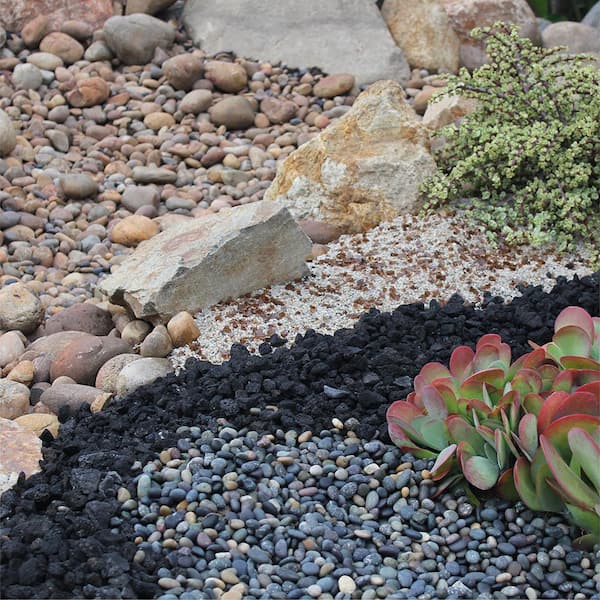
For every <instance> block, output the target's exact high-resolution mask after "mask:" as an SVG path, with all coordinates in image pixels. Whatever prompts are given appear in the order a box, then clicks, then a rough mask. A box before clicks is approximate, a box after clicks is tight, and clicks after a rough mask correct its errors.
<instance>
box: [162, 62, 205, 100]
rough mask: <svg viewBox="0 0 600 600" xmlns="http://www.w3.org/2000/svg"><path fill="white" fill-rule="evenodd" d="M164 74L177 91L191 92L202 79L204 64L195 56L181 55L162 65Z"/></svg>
mask: <svg viewBox="0 0 600 600" xmlns="http://www.w3.org/2000/svg"><path fill="white" fill-rule="evenodd" d="M162 70H163V74H164V75H165V77H166V78H167V81H168V82H169V83H170V84H171V85H172V86H173V87H174V88H175V89H176V90H186V91H187V90H190V89H192V87H194V83H196V81H198V79H200V78H201V77H202V73H203V72H204V64H203V63H202V59H201V58H200V57H199V56H196V55H194V54H179V55H178V56H173V57H172V58H169V59H168V60H166V61H165V62H164V63H163V64H162Z"/></svg>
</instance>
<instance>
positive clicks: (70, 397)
mask: <svg viewBox="0 0 600 600" xmlns="http://www.w3.org/2000/svg"><path fill="white" fill-rule="evenodd" d="M110 396H111V394H109V393H107V392H104V391H103V390H99V389H98V388H95V387H92V386H89V385H81V384H79V383H54V385H52V386H51V387H49V388H48V389H47V390H45V391H44V392H43V393H42V396H41V398H40V402H42V403H43V404H44V405H45V406H47V407H48V408H49V409H50V410H51V411H52V412H54V413H55V414H59V413H61V411H64V410H67V411H77V410H79V408H80V407H81V406H82V405H84V404H89V405H91V404H93V403H94V402H95V401H98V400H106V399H107V398H109V397H110Z"/></svg>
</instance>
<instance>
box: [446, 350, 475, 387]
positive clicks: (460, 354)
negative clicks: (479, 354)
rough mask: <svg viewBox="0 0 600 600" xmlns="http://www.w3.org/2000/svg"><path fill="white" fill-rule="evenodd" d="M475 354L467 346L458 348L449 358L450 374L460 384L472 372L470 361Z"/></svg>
mask: <svg viewBox="0 0 600 600" xmlns="http://www.w3.org/2000/svg"><path fill="white" fill-rule="evenodd" d="M474 356H475V352H473V350H471V348H469V347H468V346H458V348H455V349H454V350H453V351H452V355H451V356H450V373H452V376H453V377H455V378H456V379H457V380H458V382H459V383H462V382H463V381H464V380H465V379H466V378H467V377H469V375H471V373H472V372H473V369H472V365H471V361H472V360H473V357H474Z"/></svg>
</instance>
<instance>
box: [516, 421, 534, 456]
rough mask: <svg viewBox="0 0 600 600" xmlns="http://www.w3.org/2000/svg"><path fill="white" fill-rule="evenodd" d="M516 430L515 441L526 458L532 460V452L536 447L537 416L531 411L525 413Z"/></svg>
mask: <svg viewBox="0 0 600 600" xmlns="http://www.w3.org/2000/svg"><path fill="white" fill-rule="evenodd" d="M518 432H519V435H518V438H517V439H516V440H515V441H516V442H517V443H518V444H519V447H520V448H521V450H523V451H524V452H525V454H526V455H527V458H528V460H532V458H533V454H534V453H535V451H536V450H537V448H538V430H537V417H536V416H535V415H534V414H531V413H529V414H527V415H525V416H524V417H523V418H522V419H521V421H520V422H519V428H518Z"/></svg>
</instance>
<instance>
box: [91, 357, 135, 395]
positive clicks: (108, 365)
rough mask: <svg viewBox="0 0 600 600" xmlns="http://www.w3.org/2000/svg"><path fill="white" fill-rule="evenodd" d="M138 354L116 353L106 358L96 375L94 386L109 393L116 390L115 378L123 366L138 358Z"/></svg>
mask: <svg viewBox="0 0 600 600" xmlns="http://www.w3.org/2000/svg"><path fill="white" fill-rule="evenodd" d="M140 358H141V356H140V355H139V354H117V356H113V357H112V358H110V359H109V360H107V361H106V362H105V363H104V364H103V365H102V366H101V367H100V370H99V371H98V374H97V375H96V383H95V386H96V387H97V388H99V389H101V390H104V391H105V392H110V393H111V394H114V393H116V391H117V387H116V386H117V378H118V376H119V374H120V373H121V371H122V370H123V368H124V367H126V366H127V365H128V364H129V363H132V362H133V361H135V360H140Z"/></svg>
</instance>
